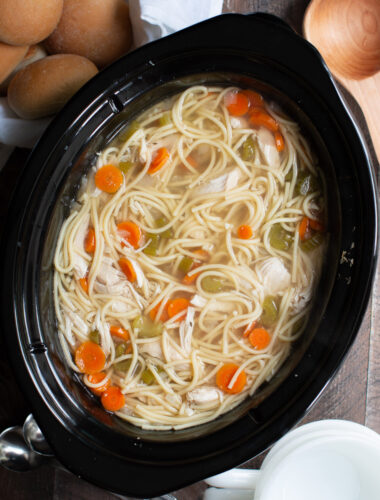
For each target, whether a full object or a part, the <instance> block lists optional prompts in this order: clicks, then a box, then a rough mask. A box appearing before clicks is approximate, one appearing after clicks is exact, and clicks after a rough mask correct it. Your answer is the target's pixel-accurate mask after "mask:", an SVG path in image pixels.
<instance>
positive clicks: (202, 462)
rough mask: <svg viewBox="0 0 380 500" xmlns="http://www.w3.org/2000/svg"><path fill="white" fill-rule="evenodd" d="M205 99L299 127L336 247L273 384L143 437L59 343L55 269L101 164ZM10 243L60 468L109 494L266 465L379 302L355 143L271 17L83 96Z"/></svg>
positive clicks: (307, 60) (4, 324)
mask: <svg viewBox="0 0 380 500" xmlns="http://www.w3.org/2000/svg"><path fill="white" fill-rule="evenodd" d="M197 83H206V84H208V83H210V84H219V85H231V84H234V85H238V86H240V87H253V88H255V89H258V90H259V91H261V92H263V93H264V94H265V95H268V96H272V97H273V98H274V99H275V100H276V101H278V102H280V103H281V105H282V106H283V107H284V109H286V110H287V112H288V113H289V114H290V115H292V116H293V117H294V118H295V119H296V120H297V121H298V122H299V123H300V125H301V128H302V131H303V133H304V134H306V135H307V136H308V138H309V140H310V141H311V142H312V143H313V145H314V147H315V149H316V150H317V151H318V156H319V158H320V162H321V167H322V168H323V170H324V173H325V177H326V182H327V192H328V219H329V222H328V234H329V244H328V250H327V255H326V263H325V266H324V269H323V272H322V278H321V281H320V285H319V288H318V293H317V299H316V300H315V303H314V306H313V310H312V313H311V316H310V319H309V322H308V325H307V328H306V331H305V334H304V336H303V338H302V340H301V341H300V342H299V343H298V344H297V345H296V346H295V348H294V350H293V352H292V354H291V356H290V357H289V359H288V360H287V361H286V363H285V364H284V366H283V367H282V369H281V370H280V371H279V373H278V374H277V375H276V376H275V377H274V378H273V380H272V381H271V382H270V383H268V384H267V385H265V386H263V387H262V388H261V389H260V391H259V392H258V393H257V394H256V395H255V396H254V397H253V398H251V399H248V400H246V401H245V402H243V403H242V404H241V405H240V406H238V407H237V408H235V409H234V410H232V411H231V412H229V413H227V414H225V415H223V416H221V417H220V418H218V419H217V420H215V421H213V422H210V423H207V424H204V425H201V426H198V427H194V428H191V429H186V430H183V431H173V432H167V431H165V432H153V431H144V430H142V429H139V428H137V427H134V426H133V425H130V424H128V423H126V422H123V421H121V420H119V419H118V418H116V417H114V416H113V415H112V414H110V413H107V412H106V411H105V410H104V409H102V408H101V406H100V405H99V402H98V400H97V398H95V397H93V396H92V395H91V394H90V393H89V392H87V391H86V390H85V389H84V387H83V386H82V385H81V382H80V380H79V379H77V378H75V376H74V375H73V373H72V372H71V371H70V369H69V368H68V366H67V365H66V363H65V361H64V357H63V354H62V351H61V348H60V346H59V343H58V340H57V329H56V320H55V315H54V307H53V293H52V275H53V266H52V259H53V254H54V249H55V245H56V241H57V236H58V233H59V230H60V227H61V225H62V222H63V220H64V219H65V217H67V215H68V213H69V211H70V205H71V203H72V201H73V200H74V199H75V196H76V193H77V190H78V187H79V185H80V179H81V177H82V175H83V174H84V173H85V172H86V171H87V170H88V169H89V167H90V166H91V165H92V163H93V160H94V157H95V154H96V152H97V151H99V150H101V149H102V148H104V147H105V145H107V144H109V143H110V142H111V141H112V139H113V138H114V137H115V135H116V134H117V133H118V131H119V130H120V128H121V127H122V126H123V124H125V122H126V121H128V120H131V119H133V117H134V116H135V115H137V114H138V113H139V112H141V110H143V109H145V108H147V107H148V106H150V105H151V104H152V103H154V102H155V101H159V100H161V99H162V98H164V97H166V96H169V95H171V94H173V93H176V92H179V91H181V90H182V89H184V88H186V87H188V86H189V85H194V84H197ZM5 234H6V235H7V238H6V239H4V240H3V241H2V245H1V259H2V260H1V262H2V263H3V268H2V270H1V285H2V301H1V328H2V334H3V335H4V338H5V340H6V343H7V347H8V349H9V355H10V358H11V361H12V364H13V368H14V370H15V374H16V376H17V378H18V381H19V383H20V386H21V388H22V389H23V390H24V392H25V395H26V396H27V398H28V400H29V403H30V405H31V407H32V410H33V413H34V416H35V418H36V420H37V421H38V423H39V425H40V427H41V429H42V431H43V433H44V435H45V436H46V438H47V440H48V442H49V443H50V445H51V447H52V449H53V450H54V453H55V454H56V456H57V458H58V459H59V460H60V461H61V462H62V463H63V464H64V465H65V466H66V467H67V468H68V469H69V470H71V471H72V472H74V473H75V474H77V475H80V476H81V477H83V478H85V479H87V480H88V481H90V482H92V483H94V484H97V485H98V486H101V487H103V488H106V489H108V490H111V491H115V492H118V493H121V494H128V495H134V496H145V497H147V496H156V495H159V494H161V493H164V492H168V491H172V490H175V489H178V488H181V487H183V486H185V485H188V484H190V483H193V482H195V481H198V480H201V479H203V478H205V477H207V476H210V475H213V474H216V473H218V472H222V471H223V470H226V469H229V468H231V467H233V466H236V465H238V464H240V463H242V462H244V461H246V460H248V459H250V458H251V457H253V456H255V455H256V454H258V453H260V452H261V451H263V450H264V449H265V448H267V447H268V446H269V445H271V444H272V443H273V442H274V441H276V440H277V439H278V438H279V437H281V435H283V434H284V433H285V432H286V431H288V430H289V429H290V428H291V427H292V426H293V425H294V424H295V423H296V421H297V420H298V419H299V418H300V417H301V416H302V415H303V414H304V413H305V411H307V409H308V408H309V407H310V405H311V404H312V403H313V401H314V400H315V399H316V398H317V396H318V394H319V393H320V392H321V390H322V389H323V388H324V386H325V385H326V383H327V382H328V381H329V380H330V379H331V377H332V376H333V375H334V373H335V371H336V370H337V368H338V367H339V365H340V363H341V362H342V360H343V358H344V356H345V354H346V353H347V351H348V349H349V347H350V345H351V344H352V342H353V341H354V338H355V335H356V333H357V331H358V328H359V325H360V322H361V319H362V317H363V314H364V311H365V308H366V305H367V302H368V299H369V295H370V291H371V283H372V278H373V273H374V268H375V260H376V253H377V197H376V188H375V184H374V177H373V174H372V170H371V165H370V160H369V157H368V154H367V151H366V148H365V146H364V144H363V141H362V139H361V136H360V133H359V131H358V129H357V128H356V126H355V124H354V123H353V121H352V119H351V118H350V116H349V114H348V112H347V109H346V107H345V105H344V104H343V102H342V100H341V98H340V96H339V93H338V91H337V89H336V87H335V84H334V82H333V79H332V77H331V75H330V73H329V72H328V70H327V68H326V66H325V64H324V63H323V61H322V59H321V57H320V55H319V54H318V52H317V51H316V50H315V49H314V48H313V47H312V46H311V45H310V44H309V43H307V42H306V41H304V40H303V39H302V38H301V37H300V36H298V35H297V34H295V33H294V32H293V31H292V30H291V29H290V28H289V27H288V26H287V25H286V24H284V23H283V22H282V21H280V20H279V19H277V18H275V17H272V16H269V15H264V14H254V15H248V16H244V15H236V14H230V15H223V16H219V17H216V18H214V19H211V20H209V21H206V22H203V23H201V24H198V25H196V26H193V27H191V28H188V29H186V30H184V31H181V32H179V33H176V34H174V35H172V36H169V37H166V38H164V39H161V40H159V41H157V42H154V43H151V44H149V45H147V46H144V47H142V48H140V49H138V50H136V51H134V52H132V53H131V54H129V55H127V56H125V57H124V58H122V59H120V60H119V61H117V62H116V63H114V64H113V65H111V66H110V67H108V68H107V69H106V70H104V71H102V72H101V73H100V74H99V75H97V76H96V77H95V78H94V79H93V80H91V81H90V82H89V83H88V84H87V85H86V86H85V87H83V88H82V89H81V90H80V91H79V92H78V94H76V96H75V97H74V98H73V99H72V100H71V101H70V102H69V104H68V105H67V106H66V107H65V108H64V109H63V111H62V112H61V113H60V114H59V115H58V116H57V117H56V118H55V119H54V120H53V122H52V123H51V125H50V126H49V128H48V129H47V131H46V132H45V134H44V135H43V137H42V138H41V140H40V141H39V143H38V144H37V146H36V147H35V149H34V150H33V152H32V154H31V156H30V158H29V161H28V163H27V165H26V167H25V170H24V173H23V175H22V180H21V181H20V183H19V185H18V187H17V191H16V193H15V196H14V199H13V202H12V205H11V207H10V211H9V214H8V218H7V226H6V228H5Z"/></svg>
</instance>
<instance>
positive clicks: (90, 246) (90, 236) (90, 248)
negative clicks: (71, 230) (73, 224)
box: [84, 227, 95, 253]
mask: <svg viewBox="0 0 380 500" xmlns="http://www.w3.org/2000/svg"><path fill="white" fill-rule="evenodd" d="M84 249H85V250H86V252H87V253H94V252H95V231H94V229H93V228H92V227H90V228H89V230H88V232H87V235H86V238H85V240H84Z"/></svg>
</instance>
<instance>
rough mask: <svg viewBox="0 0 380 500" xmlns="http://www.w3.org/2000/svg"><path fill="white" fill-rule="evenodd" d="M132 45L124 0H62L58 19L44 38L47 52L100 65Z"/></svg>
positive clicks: (109, 61)
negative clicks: (53, 28)
mask: <svg viewBox="0 0 380 500" xmlns="http://www.w3.org/2000/svg"><path fill="white" fill-rule="evenodd" d="M131 44H132V27H131V23H130V19H129V7H128V5H127V4H126V2H125V1H124V0H65V2H64V6H63V12H62V17H61V19H60V22H59V23H58V26H57V28H56V29H55V30H54V31H53V33H52V34H51V35H50V36H49V38H48V39H47V40H46V41H45V47H46V49H47V51H48V52H49V53H50V54H58V53H67V54H78V55H81V56H84V57H87V58H88V59H90V60H91V61H92V62H93V63H95V64H96V65H97V66H98V67H99V68H103V67H104V66H107V65H108V64H110V63H111V62H113V61H115V60H116V59H118V58H119V57H121V56H122V55H123V54H125V53H126V52H128V50H129V49H130V47H131Z"/></svg>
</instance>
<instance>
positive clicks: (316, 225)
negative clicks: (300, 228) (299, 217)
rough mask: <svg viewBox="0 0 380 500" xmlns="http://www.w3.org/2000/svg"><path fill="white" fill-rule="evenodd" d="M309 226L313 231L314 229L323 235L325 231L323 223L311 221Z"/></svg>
mask: <svg viewBox="0 0 380 500" xmlns="http://www.w3.org/2000/svg"><path fill="white" fill-rule="evenodd" d="M309 225H310V227H311V229H314V231H318V232H319V233H323V231H324V230H325V228H324V226H323V224H322V222H320V221H319V220H316V219H309Z"/></svg>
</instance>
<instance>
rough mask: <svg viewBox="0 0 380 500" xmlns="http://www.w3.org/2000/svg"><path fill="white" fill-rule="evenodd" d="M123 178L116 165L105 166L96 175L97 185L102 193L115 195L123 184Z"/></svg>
mask: <svg viewBox="0 0 380 500" xmlns="http://www.w3.org/2000/svg"><path fill="white" fill-rule="evenodd" d="M123 178H124V177H123V174H122V172H121V171H120V170H119V169H118V168H117V167H115V165H112V164H109V165H104V166H103V167H100V168H99V170H98V171H97V172H96V174H95V185H96V187H97V188H98V189H100V190H101V191H105V192H106V193H110V194H113V193H116V191H117V190H118V189H119V188H120V186H121V185H122V184H123Z"/></svg>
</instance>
